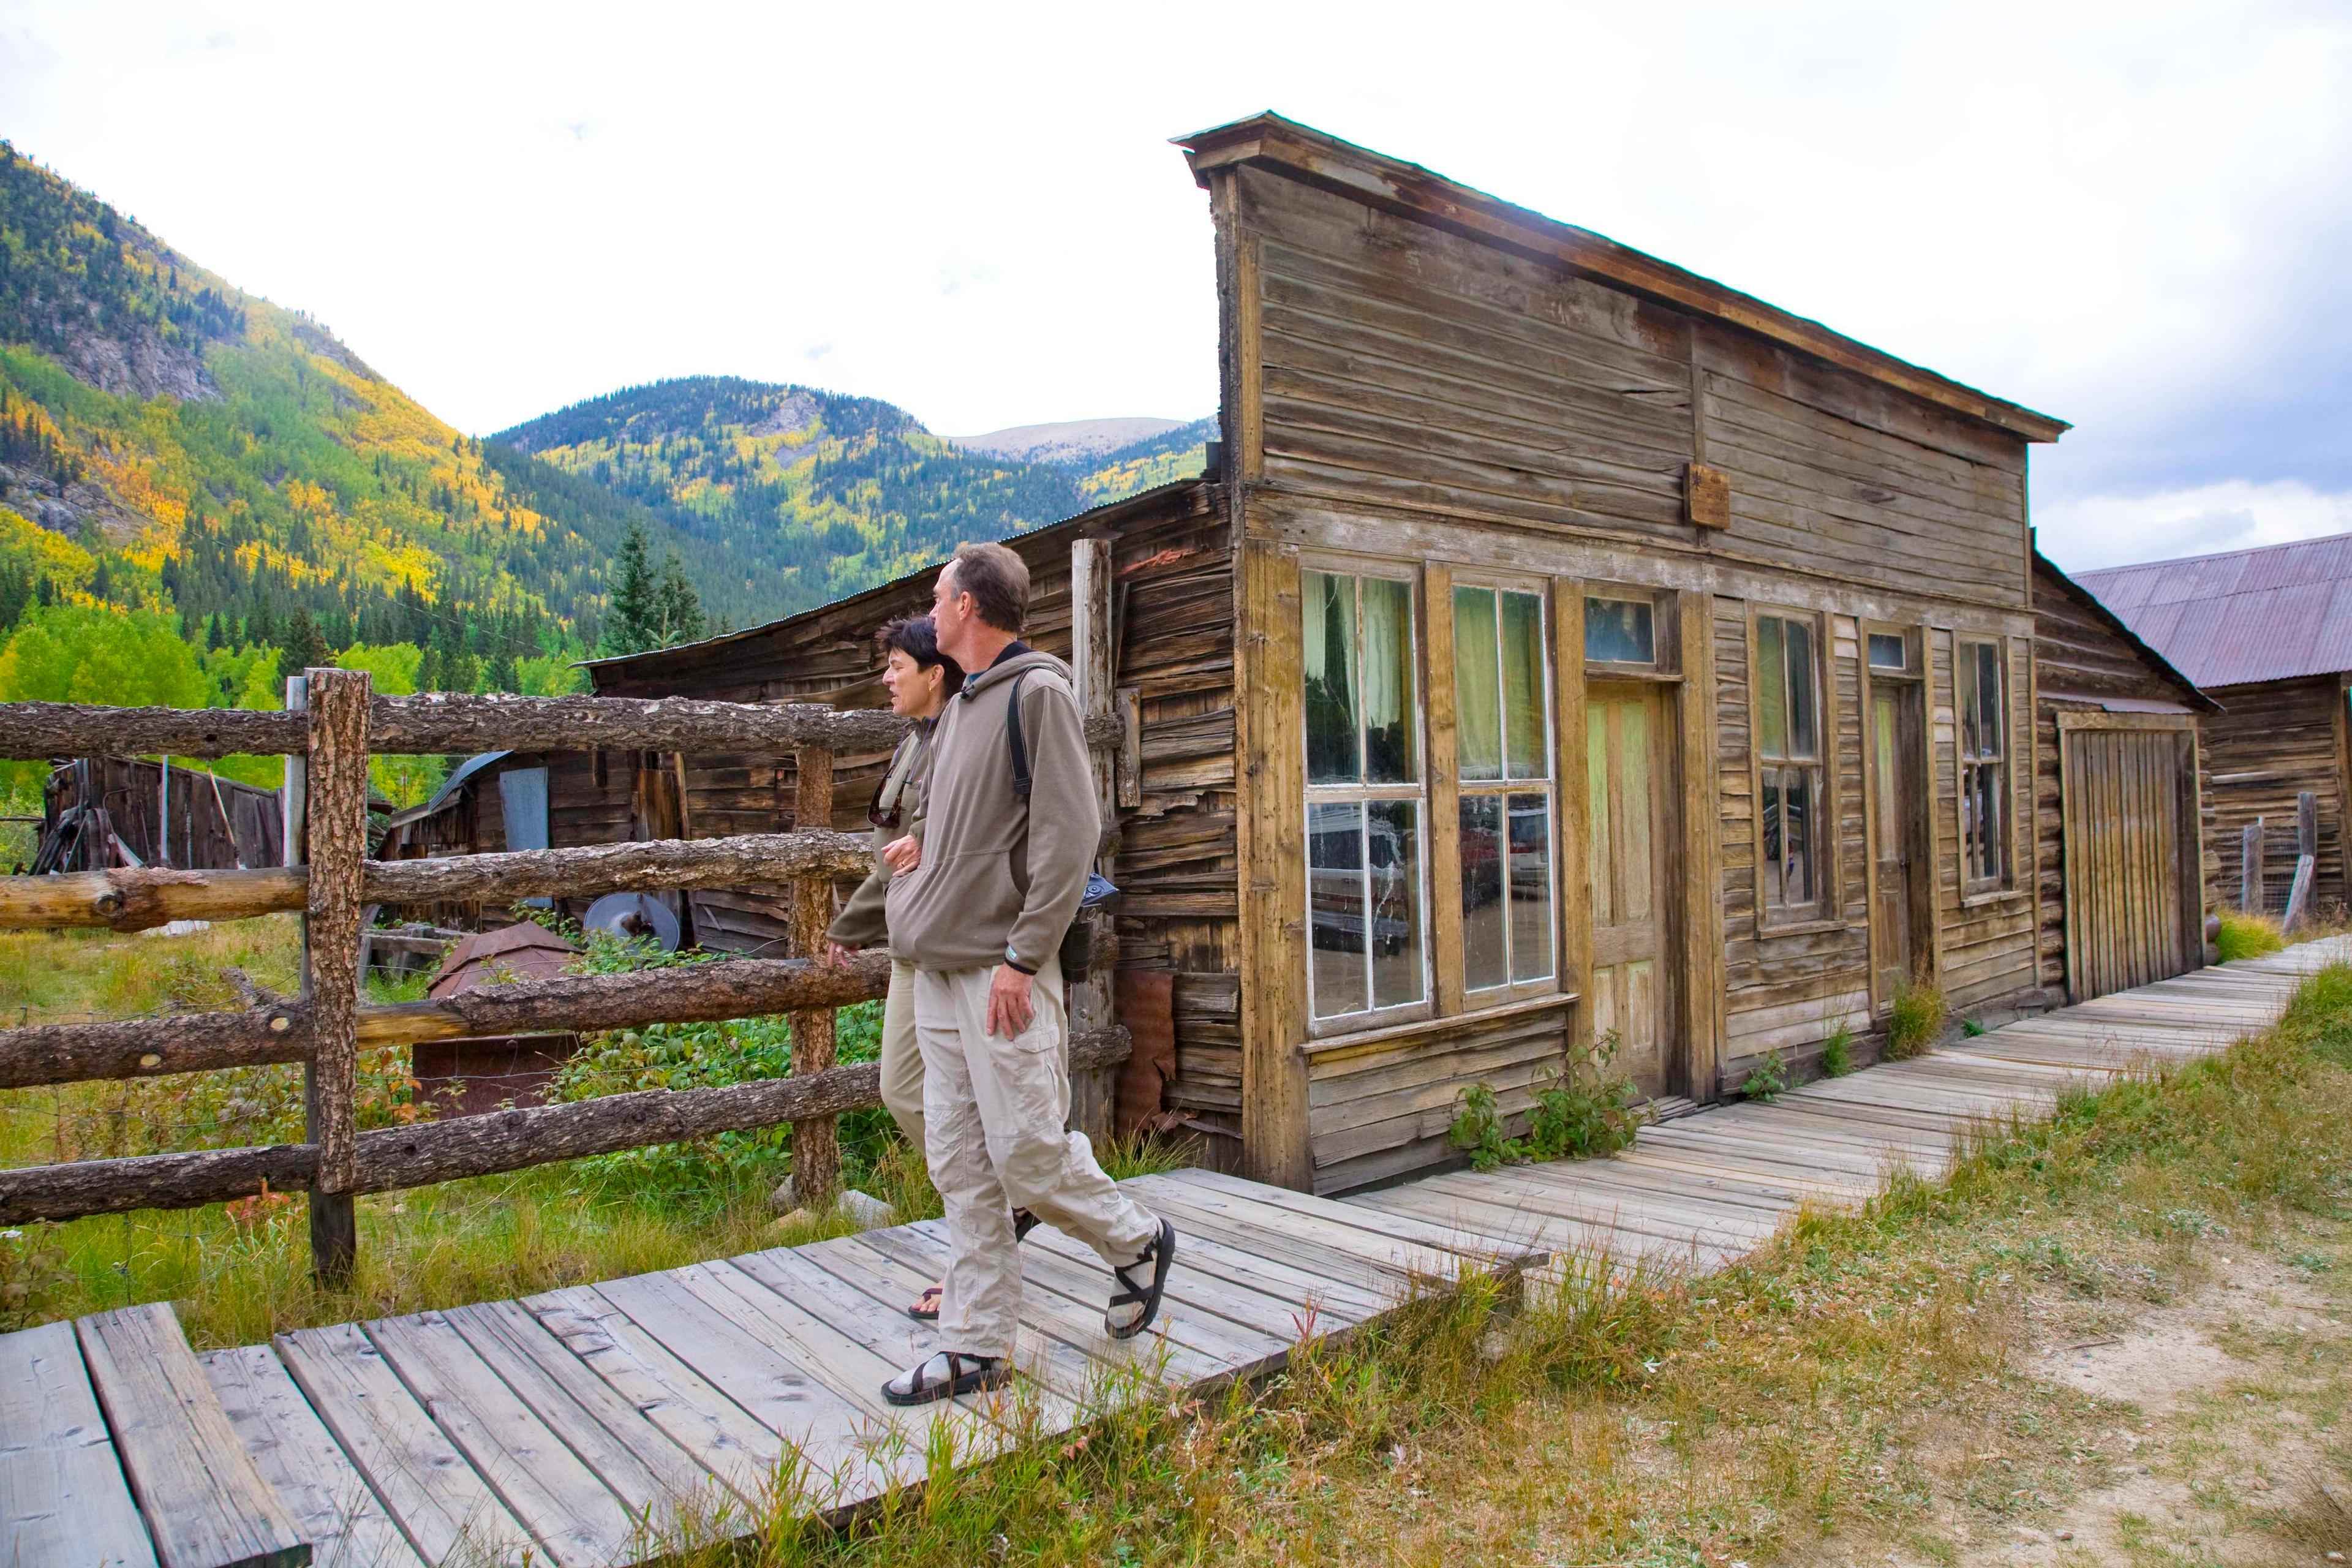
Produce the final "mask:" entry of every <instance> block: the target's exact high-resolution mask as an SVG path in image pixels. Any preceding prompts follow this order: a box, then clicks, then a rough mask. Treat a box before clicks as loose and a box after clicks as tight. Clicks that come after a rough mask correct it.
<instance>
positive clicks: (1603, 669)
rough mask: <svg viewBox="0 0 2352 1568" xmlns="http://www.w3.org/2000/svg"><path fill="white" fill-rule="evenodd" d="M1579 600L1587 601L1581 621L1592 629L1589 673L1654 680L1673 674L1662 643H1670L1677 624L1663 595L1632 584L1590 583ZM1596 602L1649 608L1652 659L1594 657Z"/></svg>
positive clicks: (1585, 658)
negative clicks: (1592, 637)
mask: <svg viewBox="0 0 2352 1568" xmlns="http://www.w3.org/2000/svg"><path fill="white" fill-rule="evenodd" d="M1578 597H1580V598H1581V599H1582V600H1583V601H1584V605H1583V609H1582V613H1581V615H1580V617H1579V618H1580V619H1581V620H1582V621H1583V623H1584V625H1585V626H1586V627H1587V628H1588V629H1587V630H1586V632H1585V633H1584V636H1585V637H1586V639H1587V641H1586V645H1585V651H1584V654H1583V658H1582V662H1583V665H1584V668H1586V669H1588V670H1591V671H1592V672H1594V673H1597V674H1600V675H1632V676H1652V677H1654V676H1661V675H1667V674H1671V673H1673V670H1674V667H1673V665H1672V664H1671V663H1670V661H1668V660H1667V659H1666V658H1664V657H1662V656H1661V650H1660V647H1659V645H1660V644H1661V643H1663V642H1667V641H1669V640H1670V638H1669V637H1668V635H1667V634H1668V633H1669V632H1670V631H1671V629H1672V626H1673V623H1672V619H1671V616H1670V613H1669V611H1668V608H1667V606H1666V605H1664V604H1661V603H1660V602H1659V600H1660V595H1659V594H1658V593H1657V592H1656V591H1655V590H1654V589H1648V588H1640V587H1635V586H1633V585H1632V584H1615V583H1591V582H1587V583H1584V584H1581V585H1580V592H1579V595H1578ZM1596 601H1598V602H1600V603H1601V604H1617V605H1643V606H1646V607H1647V608H1648V610H1649V612H1650V657H1649V658H1646V659H1636V658H1593V657H1592V654H1591V640H1590V639H1591V630H1590V627H1591V624H1592V606H1593V604H1594V603H1595V602H1596Z"/></svg>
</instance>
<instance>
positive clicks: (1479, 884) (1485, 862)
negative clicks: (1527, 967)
mask: <svg viewBox="0 0 2352 1568" xmlns="http://www.w3.org/2000/svg"><path fill="white" fill-rule="evenodd" d="M1505 901H1506V900H1504V898H1503V797H1502V796H1501V795H1464V796H1463V797H1462V988H1463V989H1464V990H1465V991H1479V990H1484V989H1485V988H1486V987H1487V986H1489V985H1500V984H1503V982H1504V981H1505V980H1507V978H1509V975H1510V957H1509V953H1508V952H1507V948H1506V945H1505V936H1504V931H1503V921H1504V920H1505V919H1506V918H1507V917H1506V914H1505V910H1504V904H1505Z"/></svg>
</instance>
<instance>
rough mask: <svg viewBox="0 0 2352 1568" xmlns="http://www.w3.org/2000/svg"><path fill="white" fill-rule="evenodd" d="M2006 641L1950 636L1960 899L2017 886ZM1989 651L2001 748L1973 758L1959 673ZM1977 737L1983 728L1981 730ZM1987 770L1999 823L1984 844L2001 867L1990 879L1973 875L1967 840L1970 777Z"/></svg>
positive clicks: (1988, 635)
mask: <svg viewBox="0 0 2352 1568" xmlns="http://www.w3.org/2000/svg"><path fill="white" fill-rule="evenodd" d="M2009 644H2010V638H2009V637H2006V636H2003V635H2002V634H2000V633H1999V632H1982V633H1970V632H1964V631H1958V630H1956V631H1954V632H1953V633H1952V812H1953V837H1952V847H1953V849H1954V851H1955V855H1954V858H1955V859H1956V860H1957V861H1958V867H1959V877H1960V896H1961V898H1963V899H1984V898H1991V897H1995V896H1998V895H2000V894H2002V893H2006V892H2009V891H2011V889H2014V888H2015V887H2016V885H2017V842H2016V841H2017V818H2016V810H2017V806H2016V800H2017V789H2016V779H2015V777H2014V773H2015V765H2016V760H2017V736H2016V733H2015V730H2016V714H2015V712H2014V710H2013V709H2014V704H2013V702H2012V701H2011V690H2010V681H2011V672H2010V660H2009ZM1980 647H1989V648H1990V649H1992V650H1993V670H1994V693H1995V697H1996V700H1998V702H1999V703H2000V709H1999V711H1998V715H1997V717H1998V720H1999V722H1997V723H1996V724H1995V725H1994V726H1993V736H1994V739H1995V741H1996V742H1997V744H1998V747H1999V749H1998V750H1997V751H1995V752H1991V753H1990V754H1987V753H1985V752H1981V751H1979V752H1976V753H1974V754H1971V753H1970V752H1969V748H1968V722H1967V719H1966V717H1965V715H1964V713H1963V711H1962V708H1961V703H1960V672H1961V671H1962V670H1963V669H1968V670H1969V671H1971V672H1973V671H1974V670H1975V668H1976V660H1975V658H1974V657H1973V650H1975V649H1977V648H1980ZM1981 738H1982V726H1981V725H1979V739H1981ZM1988 769H1990V772H1991V774H1992V777H1993V779H1994V786H1995V789H1996V791H1997V792H1998V793H1997V795H1996V797H1995V798H1996V800H1997V802H1998V804H1999V807H2000V821H1999V822H1998V823H1997V824H1995V826H1994V828H1993V830H1992V832H1991V833H1990V834H1988V835H1983V836H1982V838H1983V841H1984V842H1985V843H1986V844H1988V845H1989V847H1990V848H1991V849H1992V850H1993V851H1994V852H1995V853H1996V854H1997V855H1998V856H1999V863H1998V866H1997V868H1996V869H1995V870H1994V871H1993V873H1992V874H1991V875H1990V876H1978V875H1975V874H1973V872H1974V867H1973V865H1972V857H1971V848H1972V845H1971V841H1970V838H1969V797H1970V793H1971V792H1970V790H1969V774H1970V773H1971V772H1982V771H1985V770H1988Z"/></svg>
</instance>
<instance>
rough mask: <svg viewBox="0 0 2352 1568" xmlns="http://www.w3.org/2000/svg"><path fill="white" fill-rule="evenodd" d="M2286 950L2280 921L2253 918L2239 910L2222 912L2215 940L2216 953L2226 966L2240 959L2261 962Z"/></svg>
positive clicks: (2257, 916) (2265, 916) (2266, 916)
mask: <svg viewBox="0 0 2352 1568" xmlns="http://www.w3.org/2000/svg"><path fill="white" fill-rule="evenodd" d="M2284 946H2286V938H2285V937H2284V936H2282V935H2281V934H2280V933H2279V926H2278V921H2274V920H2273V919H2271V918H2270V917H2269V916H2268V915H2250V914H2246V913H2244V912H2242V911H2241V910H2222V911H2221V931H2220V932H2219V933H2218V934H2217V935H2216V936H2215V937H2214V938H2213V947H2214V951H2215V952H2219V953H2220V954H2221V962H2222V963H2233V962H2235V961H2236V960H2238V959H2241V958H2260V957H2262V956H2263V955H2264V954H2265V953H2273V952H2278V951H2279V950H2280V949H2281V948H2284Z"/></svg>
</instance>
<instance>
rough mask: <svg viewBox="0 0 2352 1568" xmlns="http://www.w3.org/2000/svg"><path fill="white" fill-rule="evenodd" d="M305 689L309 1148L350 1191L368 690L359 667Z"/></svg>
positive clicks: (332, 673) (324, 1172)
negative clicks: (307, 731)
mask: <svg viewBox="0 0 2352 1568" xmlns="http://www.w3.org/2000/svg"><path fill="white" fill-rule="evenodd" d="M309 679H310V714H309V717H310V754H309V788H310V801H309V805H308V806H307V808H306V811H305V814H304V824H305V833H306V837H307V841H308V853H307V854H306V855H305V857H304V858H305V859H306V860H307V861H308V863H309V866H310V881H309V886H308V888H307V889H306V890H307V892H308V895H309V907H308V920H307V922H306V925H305V936H304V941H303V943H302V957H303V978H302V992H303V1000H304V1001H306V1002H307V1003H309V1004H310V1064H311V1071H312V1077H311V1081H310V1098H311V1104H310V1114H311V1126H310V1142H312V1143H314V1144H316V1145H317V1146H318V1150H319V1170H318V1176H317V1183H316V1184H317V1186H318V1189H319V1190H320V1192H323V1193H344V1192H349V1191H350V1190H351V1185H352V1174H353V1169H354V1167H353V1165H352V1160H353V1156H354V1150H355V1148H356V1144H355V1142H354V1140H355V1139H356V1138H357V1136H358V1126H359V1124H358V1121H357V1120H356V1118H357V1114H358V1111H357V1082H358V1072H359V1027H358V1019H357V1016H356V1015H357V1013H358V1009H359V990H360V973H359V964H360V865H361V863H362V861H363V860H365V859H366V858H367V797H368V729H367V724H368V686H369V679H368V674H367V672H366V671H365V670H359V669H314V670H311V671H310V672H309Z"/></svg>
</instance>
